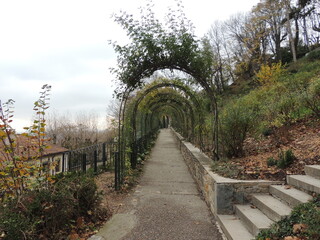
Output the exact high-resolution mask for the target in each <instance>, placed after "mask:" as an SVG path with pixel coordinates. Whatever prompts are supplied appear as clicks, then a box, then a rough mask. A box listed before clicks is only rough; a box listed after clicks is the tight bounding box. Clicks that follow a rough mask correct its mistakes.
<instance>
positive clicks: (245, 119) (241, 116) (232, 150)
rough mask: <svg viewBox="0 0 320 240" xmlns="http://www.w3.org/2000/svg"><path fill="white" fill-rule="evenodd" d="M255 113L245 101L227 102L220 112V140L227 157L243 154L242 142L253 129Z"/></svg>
mask: <svg viewBox="0 0 320 240" xmlns="http://www.w3.org/2000/svg"><path fill="white" fill-rule="evenodd" d="M256 119H257V113H256V112H255V111H254V110H253V109H251V108H250V107H249V105H248V104H247V102H245V101H237V102H232V103H230V104H228V105H227V106H226V107H225V108H224V109H223V111H222V113H221V114H220V142H221V144H222V147H223V151H224V153H225V155H226V156H227V157H239V156H242V155H243V142H244V140H245V138H246V137H247V134H248V133H249V132H250V131H251V130H252V129H254V127H255V120H256Z"/></svg>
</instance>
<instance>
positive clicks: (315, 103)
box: [303, 78, 320, 118]
mask: <svg viewBox="0 0 320 240" xmlns="http://www.w3.org/2000/svg"><path fill="white" fill-rule="evenodd" d="M303 100H304V102H305V105H306V106H307V107H308V108H309V109H310V110H312V111H313V113H314V114H316V116H317V117H318V118H320V78H317V79H315V80H314V81H313V82H311V83H310V85H309V87H308V89H307V91H306V92H305V95H304V99H303Z"/></svg>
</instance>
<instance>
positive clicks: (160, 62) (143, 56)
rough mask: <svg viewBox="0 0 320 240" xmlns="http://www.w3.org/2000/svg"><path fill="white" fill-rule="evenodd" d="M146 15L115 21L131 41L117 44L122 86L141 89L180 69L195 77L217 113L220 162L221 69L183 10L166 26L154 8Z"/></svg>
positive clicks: (215, 151)
mask: <svg viewBox="0 0 320 240" xmlns="http://www.w3.org/2000/svg"><path fill="white" fill-rule="evenodd" d="M179 5H180V4H179ZM180 6H181V5H180ZM142 14H143V16H141V20H140V21H139V20H136V19H134V18H133V15H132V14H128V13H126V12H121V14H119V15H114V20H115V21H116V22H117V23H118V24H120V25H121V26H122V28H123V29H124V30H125V31H126V34H127V36H128V37H129V38H130V39H131V42H130V43H128V44H127V45H124V46H120V45H118V44H117V43H114V44H113V46H114V50H115V51H116V53H117V54H118V58H117V61H118V68H117V69H113V72H114V73H115V74H116V75H117V78H118V80H119V81H120V82H121V83H122V84H123V85H122V87H123V86H129V87H130V88H133V89H136V88H138V87H141V86H142V85H143V82H144V80H145V79H146V78H148V77H150V76H152V75H153V74H154V73H155V72H156V71H158V70H166V69H168V70H178V71H182V72H184V73H187V74H189V75H190V76H192V78H193V79H194V80H195V81H196V82H197V83H199V84H200V85H201V86H202V88H203V89H204V90H205V92H206V94H207V96H208V98H209V99H210V101H211V106H212V108H211V109H212V111H213V113H214V117H213V120H214V122H213V126H214V127H213V138H214V139H213V141H214V149H213V156H214V158H215V159H218V158H219V148H218V107H217V99H216V96H215V86H214V82H213V76H214V74H215V72H216V71H217V70H216V69H214V64H213V56H212V52H211V51H210V49H209V48H208V47H207V45H206V43H207V42H206V41H205V40H204V41H200V40H197V39H196V37H195V35H194V34H193V27H192V24H190V21H189V20H188V19H186V18H185V15H184V14H183V9H182V8H180V9H179V10H178V12H175V13H172V11H170V13H169V16H168V17H169V18H170V19H171V21H166V22H164V24H166V26H163V23H162V22H161V21H159V20H158V19H156V18H155V14H154V13H153V11H152V9H151V7H150V5H149V7H148V5H147V9H146V12H144V11H142ZM118 92H122V91H121V90H120V91H118Z"/></svg>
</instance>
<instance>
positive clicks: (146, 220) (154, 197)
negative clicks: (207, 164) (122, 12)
mask: <svg viewBox="0 0 320 240" xmlns="http://www.w3.org/2000/svg"><path fill="white" fill-rule="evenodd" d="M128 201H129V202H128V205H127V207H126V208H125V209H124V211H122V213H119V214H116V215H114V216H113V217H112V219H111V220H110V221H109V222H108V223H107V224H106V225H105V226H104V227H103V228H102V229H101V230H100V231H99V233H98V234H97V235H96V237H94V238H92V239H106V240H211V239H216V240H220V239H222V237H221V234H220V232H219V231H218V229H217V227H216V225H215V223H214V221H213V218H212V216H211V215H210V212H209V209H208V208H207V205H206V204H205V202H204V201H203V200H202V199H201V197H200V194H199V192H198V190H197V187H196V184H195V182H194V180H193V179H192V177H191V175H190V173H189V171H188V169H187V166H186V164H185V163H184V161H183V158H182V155H181V153H180V151H179V149H178V146H177V144H176V143H175V141H174V138H173V135H172V133H171V131H170V130H169V129H164V130H162V131H161V132H160V135H159V137H158V139H157V142H156V145H155V147H154V148H153V150H152V152H151V157H150V159H148V160H147V163H146V165H145V168H144V174H143V176H142V178H141V181H140V184H139V185H138V186H137V187H136V190H135V192H134V193H133V194H132V196H130V199H129V200H128Z"/></svg>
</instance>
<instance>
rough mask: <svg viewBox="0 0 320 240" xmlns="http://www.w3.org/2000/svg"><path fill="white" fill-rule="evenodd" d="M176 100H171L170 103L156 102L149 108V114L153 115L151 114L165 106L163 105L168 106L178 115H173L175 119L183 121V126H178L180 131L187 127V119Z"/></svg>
mask: <svg viewBox="0 0 320 240" xmlns="http://www.w3.org/2000/svg"><path fill="white" fill-rule="evenodd" d="M177 103H178V102H176V103H174V102H171V103H165V102H158V103H157V104H155V105H153V106H152V108H151V111H152V114H151V118H152V117H153V115H154V114H155V113H157V111H158V110H159V109H161V108H165V107H168V108H171V109H173V110H174V112H175V114H177V115H178V117H175V119H181V121H182V122H184V125H183V126H181V125H180V126H179V127H180V130H181V132H185V131H186V130H185V129H186V128H188V123H187V119H186V116H185V114H184V112H183V109H181V108H179V105H178V104H177Z"/></svg>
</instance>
